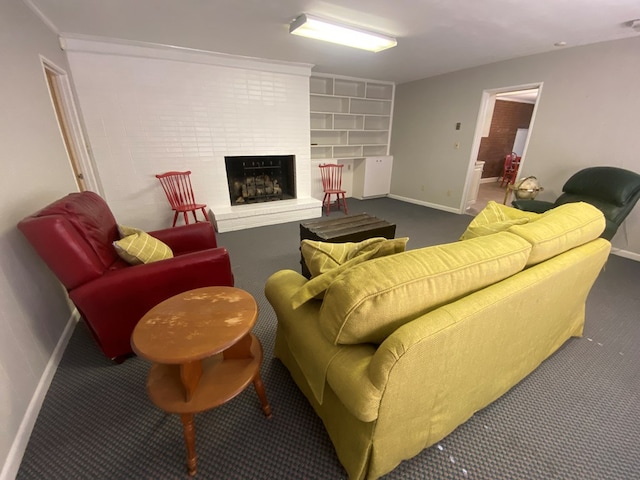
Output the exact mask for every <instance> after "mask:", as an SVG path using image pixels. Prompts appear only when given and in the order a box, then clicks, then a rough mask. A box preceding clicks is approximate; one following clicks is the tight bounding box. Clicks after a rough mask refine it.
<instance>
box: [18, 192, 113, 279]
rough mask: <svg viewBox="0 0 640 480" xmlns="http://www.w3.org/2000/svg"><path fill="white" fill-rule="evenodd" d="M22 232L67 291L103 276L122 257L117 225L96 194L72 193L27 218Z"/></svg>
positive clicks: (20, 226)
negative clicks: (116, 246) (117, 243)
mask: <svg viewBox="0 0 640 480" xmlns="http://www.w3.org/2000/svg"><path fill="white" fill-rule="evenodd" d="M18 228H19V229H20V230H21V231H22V232H23V234H24V235H25V236H26V237H27V239H28V240H29V242H30V243H31V245H32V246H33V247H34V248H35V250H36V251H37V252H38V254H39V255H40V257H41V258H42V259H43V260H44V261H45V263H46V264H47V265H48V267H49V268H50V269H51V270H52V271H53V273H54V274H55V275H56V276H57V277H58V279H59V280H60V281H61V282H62V284H63V285H64V286H65V287H66V288H67V290H72V289H73V288H75V287H77V286H79V285H81V284H83V283H85V282H87V281H89V280H92V279H94V278H97V277H98V276H100V275H102V274H103V273H104V272H105V271H106V270H107V269H108V268H110V267H111V266H112V265H114V263H116V262H118V261H119V257H118V255H117V253H116V251H115V249H114V248H113V245H112V244H113V241H114V240H117V239H118V238H119V235H118V229H117V224H116V221H115V218H114V217H113V214H112V213H111V210H110V209H109V207H108V205H107V204H106V202H105V201H104V200H103V199H102V198H101V197H100V196H99V195H97V194H96V193H93V192H81V193H71V194H69V195H67V196H66V197H63V198H61V199H60V200H57V201H55V202H53V203H52V204H50V205H48V206H47V207H45V208H43V209H42V210H40V211H38V212H36V213H34V214H33V215H31V216H29V217H27V218H25V219H24V220H22V221H21V222H20V223H19V224H18Z"/></svg>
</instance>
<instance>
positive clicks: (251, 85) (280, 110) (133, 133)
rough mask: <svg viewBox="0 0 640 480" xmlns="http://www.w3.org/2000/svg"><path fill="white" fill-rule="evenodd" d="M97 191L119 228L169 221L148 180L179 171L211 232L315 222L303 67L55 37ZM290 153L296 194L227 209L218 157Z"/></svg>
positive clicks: (317, 205) (160, 193) (159, 191)
mask: <svg viewBox="0 0 640 480" xmlns="http://www.w3.org/2000/svg"><path fill="white" fill-rule="evenodd" d="M61 42H62V45H63V48H64V49H65V50H66V51H67V55H68V58H69V64H70V67H71V74H72V76H73V84H74V87H75V90H76V93H77V96H78V101H79V106H80V110H81V115H82V118H83V122H84V125H85V128H86V134H87V139H88V143H89V145H90V147H91V150H92V154H93V155H92V156H93V160H94V168H95V170H96V172H95V173H96V175H97V177H98V178H99V181H100V184H101V188H100V190H101V192H100V193H101V194H102V195H103V196H104V197H105V199H106V200H107V202H108V203H109V205H110V206H111V208H112V210H113V212H114V215H115V216H116V219H117V221H118V222H119V223H124V224H129V225H132V226H138V227H140V228H144V229H148V230H150V229H155V228H164V227H167V226H169V225H171V219H172V212H171V211H170V209H169V204H168V202H167V200H166V198H165V197H164V193H163V191H162V188H161V187H160V184H159V182H158V181H157V179H156V178H155V175H156V174H157V173H162V172H166V171H170V170H191V171H192V174H191V179H192V183H193V189H194V193H195V196H196V200H197V201H198V202H202V203H206V204H207V206H208V208H209V209H210V211H211V214H212V215H211V216H212V218H213V219H214V222H215V224H216V226H217V229H218V231H221V232H224V231H229V230H238V229H243V228H251V227H256V226H261V225H269V224H273V223H280V222H288V221H295V220H302V219H308V218H315V217H319V216H321V214H322V213H321V212H322V211H321V202H320V200H318V199H315V198H313V197H312V194H311V193H312V188H311V182H312V181H313V179H312V175H311V160H310V134H309V131H310V128H309V76H310V73H311V66H310V65H306V64H292V63H282V62H272V61H268V60H262V59H253V58H246V57H235V56H229V55H223V54H216V53H211V52H202V51H193V50H188V49H180V48H174V47H166V46H158V45H149V44H132V43H118V42H111V41H110V42H105V41H102V40H100V41H99V40H96V39H92V38H86V37H65V38H63V39H62V40H61ZM242 155H256V156H257V155H295V170H296V193H297V198H296V199H291V200H282V201H275V202H265V203H256V204H249V205H238V206H231V202H230V198H229V190H228V185H227V180H226V171H225V162H224V157H225V156H242Z"/></svg>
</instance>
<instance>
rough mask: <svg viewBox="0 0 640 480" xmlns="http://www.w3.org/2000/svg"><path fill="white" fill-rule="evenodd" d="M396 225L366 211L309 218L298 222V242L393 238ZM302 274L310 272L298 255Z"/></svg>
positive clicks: (309, 275) (305, 274) (306, 275)
mask: <svg viewBox="0 0 640 480" xmlns="http://www.w3.org/2000/svg"><path fill="white" fill-rule="evenodd" d="M395 234H396V226H395V224H393V223H389V222H387V221H386V220H381V219H379V218H377V217H373V216H371V215H369V214H368V213H361V214H358V215H347V216H346V217H339V218H335V219H333V218H332V219H321V220H311V221H308V222H304V223H301V224H300V242H302V240H317V241H320V242H329V243H343V242H361V241H363V240H366V239H367V238H373V237H384V238H389V239H391V238H395ZM300 265H301V267H302V268H301V269H302V274H303V275H304V276H305V277H307V278H310V277H311V273H310V272H309V269H308V268H307V265H306V264H305V263H304V258H302V254H301V255H300Z"/></svg>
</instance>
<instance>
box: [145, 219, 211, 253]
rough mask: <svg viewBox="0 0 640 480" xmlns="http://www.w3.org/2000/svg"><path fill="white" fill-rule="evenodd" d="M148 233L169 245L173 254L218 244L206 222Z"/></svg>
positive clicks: (195, 250)
mask: <svg viewBox="0 0 640 480" xmlns="http://www.w3.org/2000/svg"><path fill="white" fill-rule="evenodd" d="M148 233H149V235H151V236H152V237H155V238H157V239H158V240H160V241H161V242H164V243H166V244H167V245H169V248H171V250H172V251H173V254H174V255H183V254H185V253H189V252H197V251H200V250H205V249H207V248H216V247H217V246H218V243H217V241H216V232H215V230H214V229H213V227H212V226H211V224H210V223H208V222H206V223H205V222H201V223H192V224H189V225H182V226H179V227H173V228H166V229H163V230H156V231H154V232H148Z"/></svg>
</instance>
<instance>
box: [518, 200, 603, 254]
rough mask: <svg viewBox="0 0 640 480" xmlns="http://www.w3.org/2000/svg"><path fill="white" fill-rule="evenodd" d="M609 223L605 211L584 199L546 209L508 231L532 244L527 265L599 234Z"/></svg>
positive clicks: (583, 242)
mask: <svg viewBox="0 0 640 480" xmlns="http://www.w3.org/2000/svg"><path fill="white" fill-rule="evenodd" d="M604 227H605V219H604V215H603V214H602V212H601V211H600V210H598V209H597V208H596V207H594V206H593V205H590V204H588V203H584V202H578V203H567V204H565V205H560V206H558V207H555V208H552V209H551V210H548V211H546V212H545V213H543V214H542V215H540V216H539V217H538V218H536V219H535V221H532V222H529V223H527V224H525V225H514V226H512V227H510V228H509V229H508V230H507V232H510V233H513V234H515V235H518V236H519V237H521V238H522V239H524V240H526V241H527V242H529V243H530V244H531V247H532V249H531V255H529V259H528V261H527V266H530V265H535V264H537V263H540V262H543V261H545V260H547V259H549V258H551V257H555V256H556V255H559V254H560V253H562V252H566V251H567V250H570V249H572V248H574V247H577V246H579V245H583V244H585V243H587V242H590V241H591V240H594V239H595V238H598V237H599V236H600V234H601V233H602V232H603V230H604Z"/></svg>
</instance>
